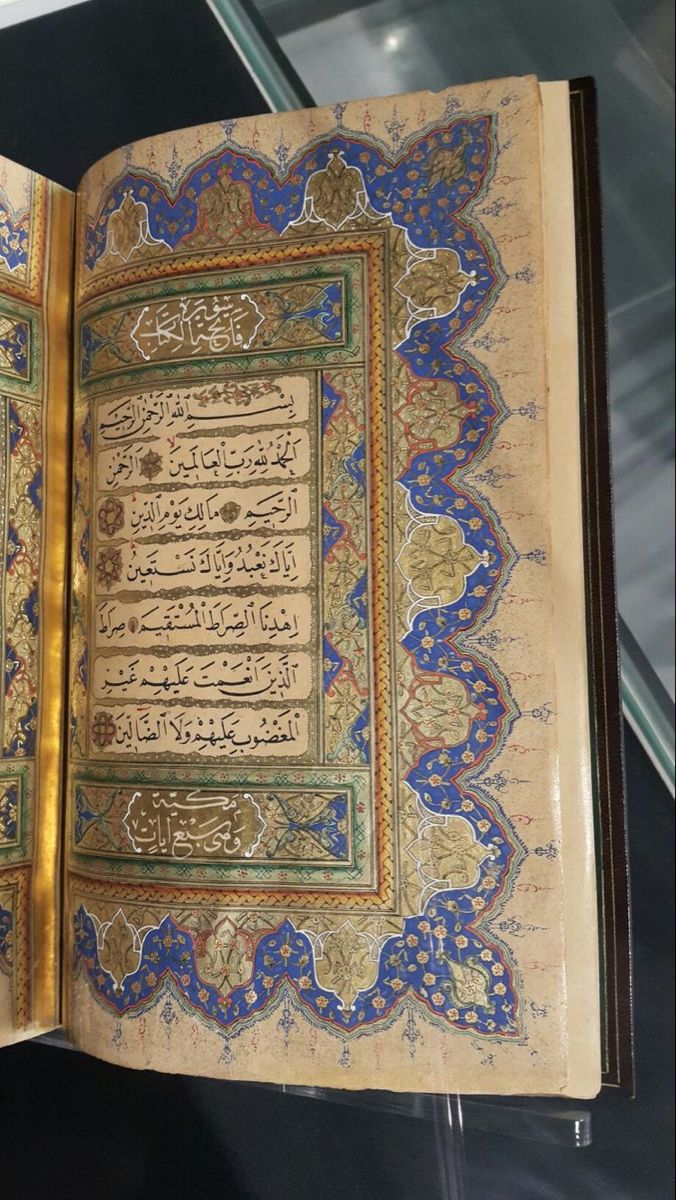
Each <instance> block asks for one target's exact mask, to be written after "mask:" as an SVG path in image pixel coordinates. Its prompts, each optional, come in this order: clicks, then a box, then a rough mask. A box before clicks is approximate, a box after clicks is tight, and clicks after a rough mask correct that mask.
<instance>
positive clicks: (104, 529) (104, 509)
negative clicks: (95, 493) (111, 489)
mask: <svg viewBox="0 0 676 1200" xmlns="http://www.w3.org/2000/svg"><path fill="white" fill-rule="evenodd" d="M123 525H124V504H123V503H122V501H121V500H118V499H117V498H116V497H115V496H108V498H107V499H106V500H104V502H103V504H102V505H101V507H100V508H99V532H100V533H102V534H103V535H104V536H105V537H113V536H114V535H115V534H116V533H118V531H119V530H120V529H121V528H122V526H123Z"/></svg>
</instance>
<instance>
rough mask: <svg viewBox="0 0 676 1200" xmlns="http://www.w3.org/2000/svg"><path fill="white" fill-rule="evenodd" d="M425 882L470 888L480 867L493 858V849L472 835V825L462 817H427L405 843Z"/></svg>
mask: <svg viewBox="0 0 676 1200" xmlns="http://www.w3.org/2000/svg"><path fill="white" fill-rule="evenodd" d="M408 853H409V854H410V855H411V858H412V859H413V860H414V862H415V863H416V864H417V866H418V869H419V874H420V875H421V876H422V878H423V879H424V881H425V882H426V883H429V882H433V883H435V884H438V885H439V886H444V887H448V888H469V887H472V885H473V884H475V883H476V881H477V878H478V876H479V867H480V865H481V863H482V862H483V861H484V859H486V858H490V857H492V854H493V849H492V847H491V846H490V845H488V846H485V845H484V844H483V843H482V842H478V841H477V840H476V838H475V837H474V833H473V830H472V826H471V825H470V823H469V821H466V820H465V819H464V818H463V817H445V818H443V819H441V820H434V819H430V820H429V821H426V822H425V823H424V824H423V825H422V826H421V832H420V834H419V836H418V837H417V838H416V840H415V841H414V842H411V844H410V846H408Z"/></svg>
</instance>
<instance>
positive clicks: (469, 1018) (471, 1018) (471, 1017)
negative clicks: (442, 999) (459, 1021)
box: [465, 1009, 479, 1025]
mask: <svg viewBox="0 0 676 1200" xmlns="http://www.w3.org/2000/svg"><path fill="white" fill-rule="evenodd" d="M465 1020H466V1022H467V1024H468V1025H476V1023H477V1021H478V1020H479V1018H478V1016H477V1014H476V1013H475V1012H473V1010H472V1009H470V1011H469V1012H467V1013H465Z"/></svg>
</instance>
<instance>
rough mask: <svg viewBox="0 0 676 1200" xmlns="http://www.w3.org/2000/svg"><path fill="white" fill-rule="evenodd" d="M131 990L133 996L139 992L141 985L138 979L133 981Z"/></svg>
mask: <svg viewBox="0 0 676 1200" xmlns="http://www.w3.org/2000/svg"><path fill="white" fill-rule="evenodd" d="M131 990H132V992H133V993H134V995H135V996H138V994H139V992H140V991H141V984H140V983H139V981H138V979H135V980H134V982H133V983H132V985H131Z"/></svg>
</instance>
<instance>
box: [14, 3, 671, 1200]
mask: <svg viewBox="0 0 676 1200" xmlns="http://www.w3.org/2000/svg"><path fill="white" fill-rule="evenodd" d="M151 47H152V49H151ZM364 90H365V91H366V92H368V86H367V81H365V89H364ZM265 111H266V105H265V102H264V100H263V98H262V96H261V95H260V93H259V91H258V89H257V88H256V86H255V84H254V83H253V82H252V81H251V79H250V77H249V76H248V74H247V72H246V70H245V68H244V67H243V66H242V64H241V62H240V60H239V58H238V57H237V55H236V54H235V52H234V50H233V49H232V47H231V46H230V43H229V42H228V41H227V39H226V38H225V37H224V35H223V32H222V30H221V29H220V28H219V26H218V25H217V23H216V21H215V20H214V18H213V17H212V14H211V12H210V11H209V9H208V8H207V7H206V5H205V4H204V3H203V2H202V0H89V2H88V3H86V4H82V5H78V6H76V7H74V8H71V9H66V10H65V11H63V12H60V13H56V14H54V15H53V16H50V17H43V18H40V19H39V20H36V21H32V22H30V23H28V24H25V25H19V26H13V27H10V28H9V29H7V30H3V31H2V32H1V33H0V154H5V155H7V156H8V157H10V158H14V159H16V160H17V161H18V162H21V163H25V164H26V165H27V166H29V167H32V168H33V169H34V170H37V171H39V172H41V173H42V174H45V175H48V176H49V177H50V178H52V179H55V180H57V181H58V182H60V183H63V184H65V185H66V186H69V187H72V188H74V187H76V185H77V183H78V181H79V179H80V177H81V176H82V174H83V173H84V171H85V170H86V169H87V167H89V166H90V165H91V164H92V163H93V162H95V161H96V159H97V158H99V157H101V156H102V155H103V154H105V153H107V152H108V151H109V150H112V149H115V148H116V147H118V146H120V145H124V144H125V143H127V142H130V141H134V140H136V139H137V138H140V137H144V136H148V135H150V134H156V133H160V132H163V131H165V130H171V129H175V128H179V127H181V126H187V125H193V124H199V123H202V122H208V121H213V120H220V119H225V118H228V117H238V116H243V115H250V114H254V113H262V112H265ZM626 743H627V774H628V798H629V818H630V836H631V859H632V871H633V893H634V935H635V1007H636V1017H637V1022H636V1024H637V1098H636V1100H634V1101H632V1100H629V1099H627V1098H624V1097H622V1096H620V1095H618V1094H616V1093H613V1092H606V1093H604V1094H603V1095H602V1096H601V1097H600V1098H599V1099H598V1100H596V1101H594V1103H593V1104H592V1105H591V1111H592V1114H593V1135H594V1140H593V1144H592V1146H591V1147H590V1148H588V1149H584V1150H574V1149H559V1148H557V1147H555V1146H549V1145H546V1144H542V1143H538V1142H534V1141H519V1140H516V1139H513V1138H507V1137H503V1136H496V1135H494V1134H489V1133H486V1132H485V1131H481V1130H479V1129H476V1128H474V1127H473V1125H472V1123H471V1122H469V1123H468V1124H467V1126H466V1128H465V1135H464V1138H462V1137H460V1136H456V1137H455V1141H454V1137H453V1135H452V1133H451V1132H450V1130H449V1127H448V1123H447V1121H446V1110H445V1106H444V1104H443V1102H440V1103H439V1104H437V1105H436V1109H435V1111H433V1112H432V1114H431V1116H432V1117H433V1118H434V1119H427V1118H426V1119H422V1118H419V1117H416V1116H413V1115H411V1114H410V1113H406V1112H402V1113H400V1114H398V1113H392V1112H390V1111H388V1110H387V1109H386V1108H383V1109H382V1110H378V1109H374V1108H373V1107H368V1108H364V1107H359V1105H358V1103H355V1104H345V1103H340V1104H338V1103H334V1102H333V1101H332V1100H331V1099H330V1098H327V1099H320V1098H313V1099H309V1098H305V1097H301V1096H297V1095H290V1094H285V1093H284V1092H282V1091H281V1090H276V1089H272V1088H263V1087H254V1086H250V1085H246V1084H236V1083H225V1082H216V1081H213V1080H198V1079H191V1078H190V1077H188V1076H159V1075H154V1074H152V1073H149V1072H143V1073H135V1072H131V1071H127V1070H125V1069H122V1068H116V1067H113V1066H108V1065H106V1064H103V1063H99V1062H97V1061H95V1060H94V1059H90V1058H87V1057H85V1056H84V1055H81V1054H79V1053H77V1052H75V1051H71V1050H68V1049H59V1048H55V1047H53V1046H48V1045H38V1044H31V1043H28V1044H23V1045H20V1046H16V1047H12V1048H10V1049H5V1050H2V1052H0V1197H1V1198H2V1200H62V1198H63V1200H81V1198H83V1200H85V1198H86V1200H108V1198H109V1197H110V1200H154V1198H155V1197H158V1198H160V1197H161V1198H162V1200H173V1198H174V1197H176V1198H178V1197H188V1198H190V1200H192V1197H196V1198H197V1197H200V1198H201V1200H212V1198H213V1200H216V1198H218V1200H229V1198H231V1197H232V1198H237V1200H239V1198H242V1200H296V1198H298V1200H349V1198H354V1200H380V1198H381V1197H382V1198H383V1200H385V1198H387V1200H415V1198H417V1197H418V1196H420V1197H425V1198H426V1200H447V1197H454V1198H455V1197H458V1200H460V1196H461V1195H463V1194H464V1195H466V1196H467V1197H468V1198H469V1200H474V1197H477V1198H478V1197H482V1200H483V1198H484V1197H486V1198H490V1200H512V1198H514V1200H567V1198H568V1197H571V1196H579V1197H581V1198H583V1200H585V1198H587V1197H589V1198H594V1200H595V1198H597V1197H598V1198H601V1197H603V1198H605V1197H612V1198H613V1200H661V1198H662V1197H667V1196H669V1195H671V1180H672V1177H673V1174H672V1172H673V1166H672V1151H671V1146H672V1133H671V1126H672V1113H673V1068H672V1062H673V1025H672V1013H673V982H672V968H673V951H672V935H673V869H672V857H671V854H672V851H671V848H672V845H673V803H672V800H671V797H670V795H669V793H668V792H667V790H666V788H665V787H664V786H663V785H662V784H661V782H660V781H659V779H658V777H657V775H656V773H655V771H654V769H653V768H652V766H651V765H650V763H649V762H648V760H647V758H646V756H645V754H644V752H643V750H642V749H641V747H640V745H639V743H638V742H637V741H636V739H635V738H634V736H633V734H632V733H631V732H630V731H629V730H628V729H627V731H626ZM186 1065H188V1064H186ZM372 1095H373V1094H372ZM389 1099H391V1098H389V1097H383V1102H384V1103H385V1102H387V1100H389ZM371 1103H372V1101H371ZM505 1103H508V1102H502V1105H501V1103H500V1102H499V1101H495V1104H496V1105H497V1106H498V1107H504V1105H505ZM533 1103H535V1102H533ZM410 1107H411V1112H413V1111H414V1105H413V1104H411V1106H410ZM569 1107H571V1108H572V1107H580V1106H579V1105H578V1106H574V1105H569ZM463 1158H464V1160H465V1165H464V1168H463V1176H464V1179H465V1185H464V1186H465V1192H464V1193H462V1192H461V1191H460V1190H459V1186H460V1185H459V1184H457V1183H454V1182H453V1179H454V1174H453V1173H454V1169H455V1166H456V1164H457V1163H458V1161H462V1160H463Z"/></svg>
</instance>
